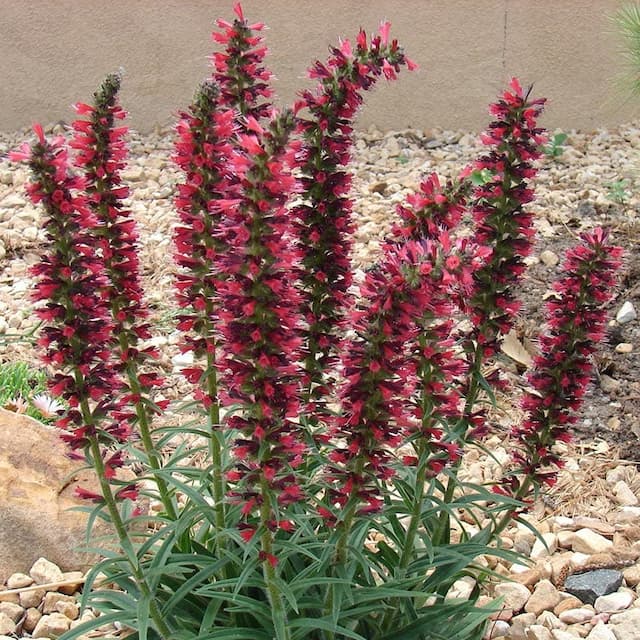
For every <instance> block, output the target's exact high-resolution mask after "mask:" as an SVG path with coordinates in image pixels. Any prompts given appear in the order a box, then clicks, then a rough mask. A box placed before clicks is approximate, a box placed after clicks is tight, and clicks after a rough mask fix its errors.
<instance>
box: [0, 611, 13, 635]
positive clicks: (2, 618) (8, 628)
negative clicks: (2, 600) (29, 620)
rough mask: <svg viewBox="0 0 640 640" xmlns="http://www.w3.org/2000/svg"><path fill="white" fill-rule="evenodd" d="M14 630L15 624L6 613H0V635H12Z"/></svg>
mask: <svg viewBox="0 0 640 640" xmlns="http://www.w3.org/2000/svg"><path fill="white" fill-rule="evenodd" d="M15 630H16V623H15V622H14V621H13V620H12V619H11V618H10V617H9V616H8V615H7V614H6V613H2V612H0V633H2V634H8V633H14V632H15Z"/></svg>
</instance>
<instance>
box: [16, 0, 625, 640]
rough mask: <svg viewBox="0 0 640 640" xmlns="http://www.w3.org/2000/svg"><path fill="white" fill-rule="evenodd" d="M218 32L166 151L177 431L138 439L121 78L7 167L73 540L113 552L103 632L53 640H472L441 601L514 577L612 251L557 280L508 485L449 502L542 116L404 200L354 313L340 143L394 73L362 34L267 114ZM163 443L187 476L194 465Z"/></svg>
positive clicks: (553, 462) (248, 50)
mask: <svg viewBox="0 0 640 640" xmlns="http://www.w3.org/2000/svg"><path fill="white" fill-rule="evenodd" d="M235 14H236V18H235V19H234V20H233V22H227V21H224V20H219V21H218V23H217V25H218V30H217V31H216V33H215V34H214V39H215V40H216V42H218V43H219V44H220V45H221V46H222V50H221V51H220V52H218V53H216V54H215V55H214V56H213V59H212V60H213V66H214V72H213V74H212V77H211V79H209V80H208V81H207V82H205V83H204V84H203V85H202V86H201V87H200V89H199V90H198V92H197V93H196V96H195V98H194V101H193V104H192V105H191V106H190V107H189V108H188V109H186V110H185V111H184V112H183V113H182V114H181V116H180V121H179V123H178V125H177V129H176V131H177V141H176V146H175V162H176V163H177V165H178V166H179V167H180V169H181V170H182V171H183V174H184V180H183V182H182V183H181V184H180V185H178V187H177V195H176V201H175V202H176V208H177V212H178V215H179V224H178V225H177V227H176V229H175V236H174V241H175V255H176V262H177V274H176V289H177V303H178V306H179V308H180V312H179V318H178V327H179V329H180V330H181V331H182V332H183V335H184V340H183V343H182V349H183V350H184V351H185V352H186V351H190V352H192V353H193V355H194V364H193V365H192V366H190V367H188V368H186V369H184V371H183V373H184V375H185V377H186V379H187V380H188V381H189V382H190V383H191V384H192V385H193V398H194V401H195V404H196V405H197V406H198V408H199V411H200V414H199V417H198V420H197V421H196V422H195V424H194V425H193V426H188V427H181V428H178V427H166V426H163V427H155V428H154V420H155V419H156V417H157V416H158V415H160V414H162V412H163V411H164V410H165V409H166V403H164V402H161V401H159V400H158V399H157V397H156V392H155V390H156V389H157V388H158V387H159V385H161V383H162V380H161V378H160V377H159V376H158V375H156V374H155V373H154V357H155V355H156V354H155V351H154V349H153V348H152V347H150V346H148V345H149V339H150V337H151V327H150V326H149V322H148V311H147V310H146V307H145V304H144V301H143V291H142V288H141V285H140V278H139V264H138V258H137V232H136V225H135V222H134V220H133V218H132V216H131V214H130V212H129V211H128V209H127V208H126V206H125V198H126V197H127V196H128V195H129V193H128V189H127V187H126V186H124V185H123V184H122V179H121V170H122V168H123V167H124V166H125V163H126V147H125V143H124V135H125V132H126V130H125V129H124V128H123V127H121V126H116V125H115V122H116V120H119V119H122V118H123V117H124V112H123V110H122V108H121V106H120V105H119V102H118V98H117V93H118V89H119V85H120V79H119V77H117V76H109V77H108V78H107V80H106V81H105V83H104V84H103V85H102V87H101V88H100V89H99V91H98V92H97V93H96V94H95V101H94V103H93V104H91V105H89V104H78V105H76V111H77V113H78V115H79V116H80V118H79V119H78V120H77V121H76V122H74V124H73V130H74V132H75V134H74V136H73V138H72V139H71V141H70V142H69V143H67V142H66V141H65V140H64V139H62V138H56V139H53V140H47V139H46V138H45V136H44V133H43V131H42V128H41V127H36V128H35V132H36V135H37V140H36V142H35V144H34V145H33V146H29V145H26V144H25V145H23V147H22V148H21V149H19V150H17V151H16V152H14V153H13V155H12V157H13V159H14V160H17V161H27V162H28V163H29V165H30V167H31V169H32V172H33V181H32V182H31V183H30V185H29V187H28V190H29V194H30V196H31V198H32V199H33V200H34V202H38V203H41V205H42V207H43V209H44V211H45V215H46V218H45V220H46V221H45V225H46V235H47V246H46V251H45V253H44V255H43V256H42V259H41V261H40V263H39V264H38V265H36V267H35V268H34V275H35V276H37V279H38V284H37V287H36V292H35V295H34V298H35V300H36V301H37V313H38V315H39V316H40V317H41V318H42V320H43V321H44V328H43V330H42V335H41V338H40V345H41V346H42V347H43V349H44V358H45V362H46V363H47V364H48V365H49V366H50V367H51V368H52V369H54V370H55V374H54V375H53V377H52V378H51V382H50V391H51V393H52V394H54V395H55V396H57V397H59V398H62V399H63V400H64V401H65V403H66V404H65V406H68V408H65V409H61V410H60V411H59V413H60V416H59V419H58V421H57V424H58V426H59V427H60V429H61V432H62V437H63V438H64V439H65V440H66V441H67V442H68V443H69V445H70V447H71V450H72V452H73V455H75V456H77V457H79V458H82V459H84V460H85V461H86V462H87V463H88V464H90V465H92V466H93V467H94V468H95V470H96V474H97V478H98V481H99V485H100V492H99V493H96V492H92V491H89V490H87V489H81V490H80V493H81V495H82V496H83V497H84V498H86V499H87V500H91V501H94V502H95V503H96V506H95V508H94V509H93V515H92V519H91V522H93V519H95V517H100V518H102V519H105V520H107V521H109V522H110V523H111V524H112V525H113V527H114V530H115V533H116V534H117V551H114V550H113V546H111V547H109V548H107V549H102V550H101V553H102V554H103V556H104V558H105V559H104V560H102V561H101V562H99V563H98V564H97V565H96V566H95V568H94V569H93V570H92V571H91V572H90V574H89V576H88V579H87V586H86V588H85V592H84V594H83V601H84V604H85V605H90V606H92V607H94V608H95V609H98V610H100V611H101V612H102V613H103V615H101V616H100V617H99V618H98V619H97V620H96V621H89V622H86V623H83V624H81V625H79V626H78V627H76V628H75V629H74V630H72V631H70V632H68V633H67V634H65V635H64V636H63V638H64V640H71V639H72V638H76V637H78V636H80V635H82V634H83V633H86V632H87V631H89V630H91V629H92V628H95V627H97V626H101V625H103V624H105V623H108V622H118V623H120V624H121V625H123V626H124V627H126V628H127V629H129V630H130V631H131V635H130V636H128V637H131V638H140V639H143V640H144V639H146V638H163V639H167V640H168V639H171V640H174V639H175V640H177V639H182V638H185V639H186V638H199V639H200V640H205V639H207V638H216V639H224V638H228V639H232V638H233V639H240V638H252V639H255V638H258V639H262V638H264V639H271V638H277V639H278V640H289V639H292V640H293V639H298V638H314V639H315V638H317V639H322V640H325V639H326V640H332V639H334V638H355V639H372V638H379V639H383V638H384V639H386V640H393V639H398V640H399V639H400V638H459V639H464V638H477V637H480V635H481V634H482V632H483V629H484V625H485V623H486V620H487V618H488V616H489V615H490V614H491V613H492V611H493V610H494V609H493V608H491V607H484V608H483V607H479V606H478V605H477V603H476V598H477V595H478V594H477V592H474V593H473V594H472V597H471V598H469V599H464V600H460V599H456V598H454V597H452V596H451V593H450V591H451V587H452V585H453V584H454V582H455V581H456V580H457V579H458V578H459V577H461V576H463V575H467V574H471V575H474V576H476V578H478V579H480V577H481V575H486V573H487V569H486V567H482V565H481V563H480V562H479V559H480V557H481V556H483V555H487V554H493V555H498V556H506V557H512V556H511V555H510V552H508V551H506V550H504V549H501V548H500V546H499V544H497V542H498V541H499V534H500V532H501V531H502V530H503V529H504V527H505V526H507V524H508V523H509V522H511V520H512V519H514V518H517V517H518V515H519V513H520V512H521V511H522V510H523V509H525V508H526V501H527V500H528V499H529V497H530V493H531V490H532V489H535V488H537V487H538V486H539V485H540V484H541V483H552V482H553V479H554V477H555V473H556V468H557V467H558V466H559V465H560V463H561V460H560V459H559V458H558V456H557V454H556V452H555V451H554V448H553V447H554V443H555V442H556V441H557V440H558V439H564V438H565V437H566V436H567V432H566V428H567V425H569V424H570V423H571V422H572V421H574V420H575V413H574V412H575V410H576V409H577V408H578V406H579V403H580V399H581V397H582V394H583V393H584V385H585V383H586V380H587V377H588V373H589V363H588V356H589V354H590V353H592V351H593V349H594V345H595V343H596V342H597V341H598V340H599V339H600V338H601V337H602V332H603V326H604V324H603V323H604V312H603V311H602V306H603V304H604V303H606V302H607V301H608V300H609V296H610V295H611V289H612V285H613V283H614V274H615V270H616V268H617V266H618V264H619V259H620V250H619V249H617V248H616V247H613V246H611V245H610V244H609V243H608V240H607V236H606V233H605V232H604V231H602V230H596V231H594V232H593V233H591V234H587V235H585V236H584V238H583V240H582V244H581V245H579V246H578V247H576V248H574V249H572V250H571V251H570V252H569V253H568V255H567V258H566V263H565V275H564V276H563V278H562V279H561V280H559V282H558V283H557V284H556V286H555V289H556V295H557V299H554V300H551V301H550V302H549V303H548V306H547V310H548V319H549V331H548V333H547V334H545V335H544V336H543V337H542V338H541V353H540V355H539V356H538V357H537V359H536V363H535V368H534V370H533V371H532V373H531V374H530V376H529V382H530V384H531V387H532V390H531V391H530V392H528V393H527V394H525V398H524V400H523V408H524V409H525V410H526V412H527V419H526V420H525V421H524V422H523V423H522V424H521V425H516V426H515V427H514V429H513V437H514V440H515V442H516V443H517V447H516V448H515V454H514V461H513V465H512V467H511V468H510V469H508V470H507V472H506V473H505V477H504V479H503V481H502V482H501V483H499V484H497V485H496V486H494V487H485V486H473V485H468V484H466V485H465V486H464V487H463V486H462V483H461V482H460V481H459V480H458V469H459V467H460V463H461V460H462V457H463V456H464V453H465V451H466V450H467V449H468V448H469V446H471V445H472V444H473V442H474V441H475V440H478V439H479V438H481V436H482V435H483V434H484V433H485V432H486V431H487V430H488V429H489V427H490V422H489V419H488V418H487V416H486V415H485V413H484V410H483V407H484V406H485V404H484V403H483V402H481V401H483V400H484V398H483V396H491V395H492V393H493V391H492V389H495V388H496V387H498V386H499V385H500V384H501V381H500V379H499V378H498V377H497V376H496V375H491V376H489V375H487V374H486V373H485V372H486V370H487V369H486V364H487V362H488V360H489V359H490V358H492V357H493V356H494V355H495V354H496V351H497V348H498V345H499V340H500V338H501V336H503V335H504V334H505V333H506V332H508V331H509V330H510V328H511V327H512V326H513V322H514V318H515V316H516V314H517V312H518V309H519V305H518V302H517V299H516V295H515V287H516V285H517V284H518V282H519V280H520V278H521V276H522V274H523V271H524V261H523V258H524V257H525V256H526V255H527V254H528V252H529V251H530V249H531V243H532V236H533V226H532V214H531V212H530V211H529V210H528V208H527V205H528V203H529V202H530V201H531V200H532V199H533V191H532V187H531V182H532V179H533V178H534V177H535V175H536V168H535V166H534V162H535V160H536V159H537V157H538V156H539V154H540V151H539V148H540V144H541V143H542V141H543V140H544V134H543V131H542V130H541V129H540V128H538V126H537V118H538V116H539V115H540V113H541V111H542V108H543V103H544V101H543V100H534V99H530V97H529V92H525V91H523V89H522V88H521V86H520V84H519V83H518V82H517V81H516V80H513V81H512V82H511V85H510V87H509V89H508V90H507V91H505V92H504V94H503V95H502V96H501V97H500V98H499V100H498V101H497V102H496V103H495V104H494V105H492V107H491V113H492V115H493V117H494V121H493V122H492V123H491V124H490V125H489V128H488V130H487V132H486V133H485V134H484V135H483V138H482V140H483V142H484V144H485V145H486V153H485V154H484V155H483V156H482V157H480V158H479V159H478V161H477V162H476V163H475V165H474V166H471V167H469V168H468V169H467V170H465V171H463V172H462V173H461V175H460V176H458V177H457V178H456V179H455V180H452V181H449V182H446V183H443V182H442V181H441V180H440V179H439V177H438V176H437V175H436V174H432V175H429V176H427V177H426V178H425V179H424V181H423V182H422V184H421V185H420V189H419V191H418V192H417V193H415V194H413V195H411V196H409V197H408V198H407V200H406V202H405V203H403V204H402V205H400V206H399V207H398V210H397V213H398V222H397V224H396V225H395V227H394V229H393V232H392V233H391V235H390V236H389V238H388V239H387V241H386V243H385V244H384V247H383V255H382V258H381V260H380V262H379V263H378V264H376V265H374V266H373V267H372V268H371V269H370V270H369V271H368V272H367V273H366V274H365V276H364V279H363V280H362V281H361V282H360V283H359V286H357V287H356V286H355V285H354V283H353V280H352V275H351V274H352V270H351V266H350V252H349V249H350V245H351V236H352V232H353V221H352V218H351V208H352V203H351V200H350V199H349V186H350V176H349V173H348V171H347V165H348V163H349V160H350V156H351V149H352V142H353V136H352V121H353V118H354V115H355V113H356V111H357V108H358V106H359V105H360V104H361V102H362V100H363V97H362V94H363V92H364V91H365V90H367V89H369V88H371V87H372V86H373V85H374V84H375V82H376V81H377V80H378V79H379V78H380V77H382V76H384V77H385V78H387V79H389V80H393V79H395V78H396V76H397V74H398V73H399V72H400V70H401V69H402V68H403V67H406V68H408V69H410V70H411V69H413V68H415V65H414V63H413V62H411V61H410V60H409V59H408V58H407V57H406V56H405V54H404V52H403V50H402V48H401V47H400V46H399V45H398V43H397V41H396V40H393V39H391V37H390V34H389V25H388V23H384V24H382V25H381V27H380V30H379V32H378V34H377V35H376V36H374V37H373V38H371V39H369V38H368V37H367V35H366V34H365V33H364V32H363V31H361V32H360V33H359V34H358V36H357V37H356V39H355V41H354V42H351V41H349V40H344V41H342V42H341V43H340V46H339V47H336V48H333V49H332V50H331V55H330V58H329V60H328V61H327V62H326V63H325V64H323V63H320V62H316V63H315V64H314V65H313V66H312V68H311V71H310V75H311V77H312V78H315V79H316V80H317V82H318V84H317V87H316V90H315V91H305V92H303V93H302V94H301V95H300V99H299V100H298V102H297V103H296V104H295V105H294V107H293V108H292V109H285V110H283V111H277V110H276V109H275V108H274V107H273V105H272V104H271V102H270V99H271V89H270V87H269V80H270V73H269V72H268V70H267V69H266V68H265V66H264V57H265V51H266V50H265V48H264V46H263V44H262V39H261V36H260V31H261V30H262V28H263V27H262V25H261V24H249V23H248V22H247V21H246V20H245V18H244V15H243V12H242V8H241V7H240V5H236V7H235ZM70 149H71V150H75V154H74V155H73V156H71V155H70ZM74 168H75V170H74ZM479 173H480V174H481V175H482V176H483V179H482V180H477V179H473V176H476V177H477V175H478V174H479ZM463 221H465V222H466V221H469V223H470V224H472V225H474V229H473V234H472V235H471V236H470V235H468V234H464V233H461V223H462V222H463ZM471 238H473V239H471ZM462 318H466V319H467V320H468V321H469V322H468V323H467V324H468V326H469V327H470V328H468V329H465V328H463V327H464V324H463V323H460V322H459V321H458V320H460V319H462ZM185 434H191V435H195V436H198V437H199V438H200V439H201V441H202V442H204V443H205V445H204V447H203V448H202V449H203V450H202V456H201V457H203V458H205V459H206V462H204V463H203V464H199V465H194V464H192V463H190V460H192V459H193V456H194V454H195V453H196V451H195V450H194V449H187V448H186V447H185V445H184V444H180V443H178V442H177V439H176V437H177V436H180V435H185ZM134 461H135V462H136V467H137V468H139V469H142V471H141V472H140V473H139V474H138V476H137V477H135V476H134V477H132V474H131V473H125V472H126V471H127V469H126V468H127V467H130V466H131V464H132V462H134ZM141 498H148V499H151V500H153V501H155V503H156V505H158V506H159V510H155V511H154V512H149V511H147V510H145V509H144V508H143V507H142V506H141V505H142V501H141ZM463 512H467V513H468V514H469V515H470V516H471V517H472V518H475V519H476V521H477V523H478V525H479V526H478V527H477V528H476V529H475V530H474V531H469V530H467V529H465V526H464V524H462V522H461V514H462V513H463ZM478 514H481V515H480V516H479V515H478ZM454 521H455V522H457V523H458V524H457V527H455V529H456V531H457V534H456V536H455V537H454V536H453V535H452V531H453V530H454V527H453V524H454ZM99 583H102V587H100V584H99ZM105 584H106V585H107V586H106V587H105V586H104V585H105ZM109 585H111V586H109ZM92 587H93V589H92Z"/></svg>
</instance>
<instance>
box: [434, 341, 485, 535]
mask: <svg viewBox="0 0 640 640" xmlns="http://www.w3.org/2000/svg"><path fill="white" fill-rule="evenodd" d="M481 366H482V345H481V344H480V343H479V342H477V343H476V348H475V351H474V354H473V361H472V363H471V369H470V374H469V377H470V379H469V389H468V391H467V397H466V400H465V405H464V410H463V414H462V418H461V419H460V421H459V423H458V424H459V429H458V430H457V433H456V439H457V440H458V441H462V440H464V438H465V436H466V433H467V430H468V429H469V424H470V420H469V418H470V416H471V413H472V411H473V407H474V405H475V403H476V400H477V397H478V391H479V390H480V384H479V382H478V379H479V377H480V375H481V372H480V368H481ZM461 462H462V460H461V459H458V460H457V461H456V462H455V463H454V464H453V465H452V466H451V468H450V470H449V478H448V480H447V486H446V489H445V492H444V495H443V497H442V501H443V503H444V504H445V505H448V504H451V502H452V501H453V495H454V493H455V490H456V487H457V486H458V473H459V471H460V465H461ZM450 532H451V516H450V514H449V513H448V512H447V511H446V510H443V511H442V512H441V513H440V517H439V518H438V522H437V524H436V528H435V530H434V532H433V536H432V542H433V545H434V546H437V545H442V544H448V543H449V536H450Z"/></svg>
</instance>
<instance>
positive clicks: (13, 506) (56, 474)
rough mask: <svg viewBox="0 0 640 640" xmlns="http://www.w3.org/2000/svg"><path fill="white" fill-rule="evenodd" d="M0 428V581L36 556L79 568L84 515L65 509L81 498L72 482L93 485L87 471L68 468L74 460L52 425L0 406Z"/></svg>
mask: <svg viewBox="0 0 640 640" xmlns="http://www.w3.org/2000/svg"><path fill="white" fill-rule="evenodd" d="M0 433H2V438H0V584H1V583H3V582H5V581H6V579H7V578H8V577H9V576H11V575H12V574H14V573H16V572H18V571H24V569H25V568H26V567H30V566H31V565H33V563H34V561H36V560H37V559H38V558H39V557H40V556H44V557H46V558H47V559H48V560H50V561H51V562H53V563H55V564H56V565H58V566H59V568H60V569H62V570H66V571H70V570H78V569H85V568H86V567H87V566H88V565H89V564H90V563H91V557H90V556H89V555H88V554H83V553H79V552H78V551H76V548H77V547H80V546H82V545H83V543H84V538H85V530H86V522H87V516H86V514H84V513H80V512H77V511H70V509H71V508H72V507H77V506H79V505H80V504H83V503H82V502H81V501H79V500H78V499H77V498H75V497H74V490H75V487H76V486H77V485H78V483H80V484H82V486H84V487H87V488H89V489H95V483H94V481H92V478H91V475H90V474H89V473H88V472H86V471H83V472H82V474H80V473H74V472H76V470H77V466H78V463H77V462H72V461H71V460H69V458H68V457H67V456H66V454H67V447H66V446H65V444H64V443H63V442H62V441H61V440H60V438H59V435H58V431H57V430H56V429H55V428H51V427H47V426H44V425H42V424H40V423H39V422H38V421H36V420H33V419H32V418H29V417H28V416H25V415H20V414H16V413H13V412H11V411H6V410H4V409H0ZM69 478H71V479H72V482H71V483H70V484H68V479H69ZM78 481H79V482H78ZM32 577H33V576H32Z"/></svg>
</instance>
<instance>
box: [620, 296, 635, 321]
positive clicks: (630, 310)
mask: <svg viewBox="0 0 640 640" xmlns="http://www.w3.org/2000/svg"><path fill="white" fill-rule="evenodd" d="M637 317H638V314H637V313H636V310H635V308H634V306H633V304H631V302H629V301H628V300H627V301H626V302H625V303H624V304H623V305H622V306H621V307H620V309H619V310H618V313H616V322H617V323H618V324H628V323H629V322H632V321H633V320H635V319H636V318H637Z"/></svg>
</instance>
